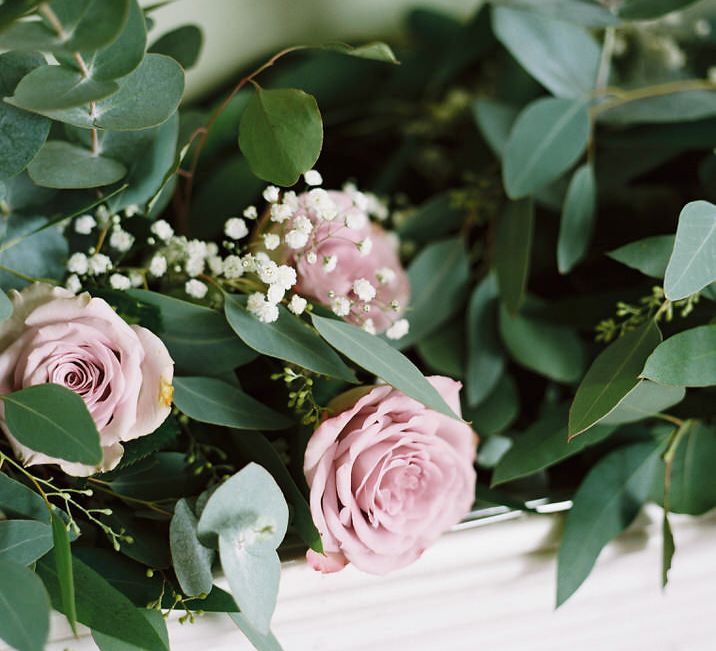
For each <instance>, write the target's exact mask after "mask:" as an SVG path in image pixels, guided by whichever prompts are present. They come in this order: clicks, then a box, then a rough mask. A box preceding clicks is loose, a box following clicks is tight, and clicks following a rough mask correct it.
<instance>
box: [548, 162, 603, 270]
mask: <svg viewBox="0 0 716 651" xmlns="http://www.w3.org/2000/svg"><path fill="white" fill-rule="evenodd" d="M596 183H597V182H596V178H595V177H594V169H593V168H592V165H591V164H590V163H585V164H584V165H582V166H581V167H580V168H579V169H577V170H576V171H575V172H574V174H573V175H572V180H571V181H570V182H569V188H568V189H567V196H566V197H565V199H564V205H563V207H562V221H561V223H560V227H559V241H558V242H557V268H558V269H559V272H560V273H562V274H566V273H568V272H569V271H571V270H572V268H573V267H574V265H576V264H577V263H578V262H579V261H580V260H582V259H583V258H584V256H585V255H586V253H587V249H588V248H589V242H590V240H591V239H592V231H593V230H594V217H595V213H596V209H597V185H596Z"/></svg>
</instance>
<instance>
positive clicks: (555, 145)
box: [502, 97, 589, 199]
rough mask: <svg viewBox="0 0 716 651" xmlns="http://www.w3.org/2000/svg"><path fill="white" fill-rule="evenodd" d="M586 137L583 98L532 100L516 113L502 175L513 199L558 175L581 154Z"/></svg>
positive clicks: (587, 136) (524, 194) (587, 134)
mask: <svg viewBox="0 0 716 651" xmlns="http://www.w3.org/2000/svg"><path fill="white" fill-rule="evenodd" d="M588 139H589V113H588V111H587V102H586V101H585V100H583V99H575V100H570V99H558V98H554V97H548V98H542V99H538V100H535V101H534V102H532V103H531V104H529V105H528V106H527V108H525V109H524V110H523V111H522V113H520V115H519V116H518V117H517V120H516V121H515V124H514V126H513V127H512V131H511V132H510V137H509V140H508V141H507V144H506V146H505V152H504V163H503V167H502V178H503V181H504V184H505V190H506V191H507V194H508V196H509V197H510V198H512V199H520V198H522V197H526V196H528V195H530V194H533V193H534V192H536V191H537V190H540V189H541V188H544V186H546V185H547V184H548V183H551V182H552V181H554V180H556V179H557V178H559V177H560V176H561V175H562V174H563V173H564V172H566V171H567V170H568V169H569V168H570V167H571V166H572V165H573V164H574V163H575V162H576V161H577V159H578V158H579V157H580V156H581V155H582V153H583V152H584V150H585V148H586V146H587V141H588Z"/></svg>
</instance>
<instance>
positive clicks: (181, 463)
mask: <svg viewBox="0 0 716 651" xmlns="http://www.w3.org/2000/svg"><path fill="white" fill-rule="evenodd" d="M105 478H107V480H108V481H110V485H111V487H112V490H113V491H114V492H115V493H118V494H119V495H126V496H127V497H134V498H139V499H144V500H165V499H169V498H178V497H187V496H189V495H195V494H196V491H197V490H199V487H200V486H201V481H200V480H198V479H197V477H196V475H195V474H194V472H193V468H192V467H191V466H190V465H189V464H188V463H187V461H186V456H185V455H184V454H182V453H181V452H158V453H157V454H155V455H154V456H153V457H151V458H149V459H146V460H145V461H142V462H139V463H137V464H135V465H133V466H131V467H130V468H128V469H126V470H123V471H121V472H120V473H119V474H118V476H117V477H116V478H115V477H114V476H113V475H111V474H110V475H109V477H107V475H104V476H103V479H105Z"/></svg>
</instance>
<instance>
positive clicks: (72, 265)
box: [67, 252, 89, 276]
mask: <svg viewBox="0 0 716 651" xmlns="http://www.w3.org/2000/svg"><path fill="white" fill-rule="evenodd" d="M88 270H89V264H88V261H87V256H86V255H85V254H84V253H79V252H78V253H73V254H72V255H71V256H70V258H69V260H67V271H69V272H71V273H75V274H79V275H80V276H84V275H85V274H86V273H87V271H88Z"/></svg>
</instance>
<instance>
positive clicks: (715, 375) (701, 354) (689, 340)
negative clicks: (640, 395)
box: [640, 325, 716, 387]
mask: <svg viewBox="0 0 716 651" xmlns="http://www.w3.org/2000/svg"><path fill="white" fill-rule="evenodd" d="M640 377H645V378H648V379H649V380H653V381H654V382H659V383H660V384H670V385H676V386H686V387H707V386H712V385H714V384H716V325H704V326H698V327H696V328H690V329H689V330H684V331H683V332H679V333H678V334H675V335H673V336H672V337H669V338H668V339H667V340H666V341H664V342H662V343H661V344H659V345H658V346H657V347H656V349H655V350H654V351H653V352H652V353H651V354H650V355H649V357H648V359H647V360H646V363H645V364H644V370H643V371H642V372H641V375H640Z"/></svg>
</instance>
